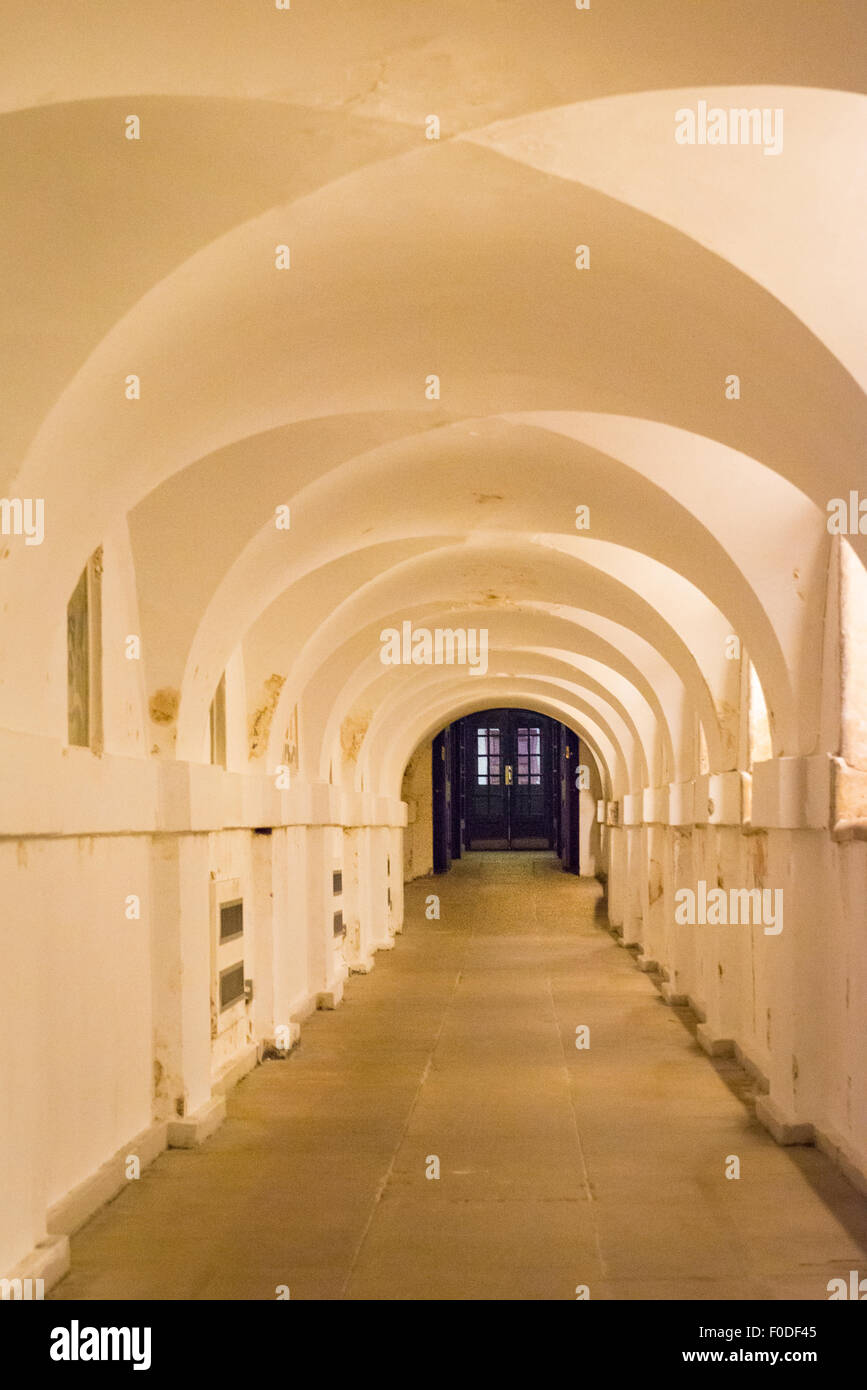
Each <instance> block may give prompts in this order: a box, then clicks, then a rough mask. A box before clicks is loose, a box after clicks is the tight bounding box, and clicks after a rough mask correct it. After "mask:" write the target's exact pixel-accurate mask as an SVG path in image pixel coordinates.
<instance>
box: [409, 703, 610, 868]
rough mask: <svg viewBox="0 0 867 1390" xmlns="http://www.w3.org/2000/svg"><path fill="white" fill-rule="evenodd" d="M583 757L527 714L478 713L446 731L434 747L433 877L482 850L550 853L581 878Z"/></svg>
mask: <svg viewBox="0 0 867 1390" xmlns="http://www.w3.org/2000/svg"><path fill="white" fill-rule="evenodd" d="M581 754H582V748H581V741H580V739H579V738H578V736H577V734H575V733H574V732H573V731H572V730H571V729H568V728H567V727H566V726H565V725H564V724H561V723H560V722H559V721H558V720H556V719H553V718H551V717H550V716H548V715H543V714H538V713H536V712H535V711H533V710H528V709H524V708H514V707H511V706H509V707H499V708H495V709H484V710H478V711H475V712H474V713H472V714H468V715H465V716H464V717H463V718H461V719H458V720H455V721H454V722H453V723H451V724H448V725H447V726H446V727H445V728H444V729H442V730H441V731H440V732H439V733H438V734H437V735H436V737H435V738H434V740H433V744H432V768H431V772H432V779H431V780H432V801H433V805H432V812H433V870H434V873H445V872H447V870H448V869H449V868H450V866H451V863H452V861H453V860H454V859H460V858H461V856H462V855H463V854H464V853H466V852H478V851H481V852H484V851H488V850H497V851H503V850H507V851H513V852H521V851H524V852H526V851H539V850H550V851H552V852H554V853H556V854H557V855H558V856H559V858H560V860H561V862H562V864H563V868H564V869H565V870H567V871H568V872H569V873H574V874H578V873H581V872H582V871H585V866H584V865H582V863H581V859H582V855H581V848H580V847H581V841H582V838H584V839H586V838H587V837H586V836H584V837H582V835H581V824H582V818H587V817H590V818H591V819H592V817H593V814H594V810H595V797H594V795H593V790H594V789H593V787H592V783H591V777H592V774H593V772H594V771H595V768H592V767H591V765H590V760H589V759H588V760H584V759H582V756H581ZM582 793H585V795H584V796H583V797H582Z"/></svg>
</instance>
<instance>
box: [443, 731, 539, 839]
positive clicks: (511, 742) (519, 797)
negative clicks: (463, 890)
mask: <svg viewBox="0 0 867 1390" xmlns="http://www.w3.org/2000/svg"><path fill="white" fill-rule="evenodd" d="M551 724H552V721H551V720H550V719H546V718H545V716H544V715H540V714H533V713H531V712H530V711H529V710H520V709H496V710H484V711H483V712H482V713H480V714H474V715H470V716H468V717H467V718H466V719H463V720H461V725H462V735H463V755H464V756H463V764H464V785H463V794H464V807H463V812H464V835H465V845H466V848H467V849H471V850H472V849H550V848H551V847H552V844H553V836H554V815H553V806H552V792H553V787H554V780H553V771H554V769H553V762H552V737H551Z"/></svg>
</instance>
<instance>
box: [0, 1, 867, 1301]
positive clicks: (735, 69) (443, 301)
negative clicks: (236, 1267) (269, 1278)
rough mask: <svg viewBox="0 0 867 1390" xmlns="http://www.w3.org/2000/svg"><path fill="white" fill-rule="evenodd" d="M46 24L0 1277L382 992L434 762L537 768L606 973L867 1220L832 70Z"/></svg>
mask: <svg viewBox="0 0 867 1390" xmlns="http://www.w3.org/2000/svg"><path fill="white" fill-rule="evenodd" d="M13 8H15V7H13ZM18 8H19V9H20V10H21V13H22V15H23V14H24V12H25V9H26V7H23V6H18ZM93 8H94V7H93V6H92V5H89V4H88V3H84V2H83V0H81V2H79V3H71V4H68V5H65V6H63V7H62V11H61V10H57V11H55V12H53V17H52V18H51V19H50V20H49V18H48V16H47V14H46V15H42V16H36V15H34V14H31V17H30V19H29V20H27V21H25V20H24V19H22V22H21V23H19V24H16V25H13V26H12V32H11V34H10V36H9V40H8V51H7V55H6V56H7V67H8V69H9V71H8V73H7V79H6V81H5V83H4V95H3V110H2V115H0V122H2V128H3V140H2V155H0V159H2V161H3V165H4V175H5V177H4V186H6V187H11V188H12V190H13V196H12V198H11V200H10V207H9V208H8V209H7V211H8V216H6V215H5V214H4V223H5V226H4V237H5V240H6V247H7V249H6V255H5V256H4V258H3V264H4V274H6V275H7V276H8V279H9V284H8V287H7V290H6V292H5V294H4V299H5V301H6V306H7V307H6V313H5V322H6V331H5V346H6V352H5V358H6V361H7V367H8V370H7V372H6V373H5V377H4V381H3V382H2V384H0V390H2V392H3V397H4V401H3V409H2V411H0V434H2V437H3V449H2V459H3V465H2V466H3V470H4V476H3V480H2V492H3V504H2V517H0V520H2V522H3V534H2V535H0V787H2V795H0V836H2V839H0V881H2V914H0V916H2V924H0V961H2V972H3V977H4V980H5V981H6V987H5V989H4V1002H3V1008H2V1011H0V1059H2V1064H0V1088H2V1095H3V1101H2V1110H3V1114H4V1116H5V1117H6V1119H7V1121H8V1123H6V1124H4V1126H3V1128H2V1131H0V1149H2V1152H0V1170H2V1173H3V1182H2V1184H0V1271H2V1272H4V1273H8V1274H10V1275H11V1274H13V1273H15V1272H16V1271H18V1273H19V1274H20V1273H26V1274H28V1275H31V1276H33V1277H44V1278H45V1279H46V1281H47V1282H49V1283H50V1282H52V1281H54V1280H56V1279H57V1278H59V1277H60V1276H61V1275H62V1273H63V1272H64V1270H65V1269H66V1267H67V1265H68V1259H69V1248H68V1247H69V1242H68V1237H69V1235H70V1234H71V1233H73V1232H74V1231H75V1230H76V1229H78V1227H80V1225H81V1224H82V1223H83V1222H84V1221H85V1220H86V1219H87V1218H88V1216H89V1215H91V1214H92V1213H93V1212H94V1211H95V1210H96V1209H97V1208H98V1207H99V1206H100V1204H101V1203H103V1202H105V1201H106V1200H108V1199H109V1198H110V1197H111V1196H112V1195H113V1194H114V1193H116V1192H117V1191H118V1190H119V1189H120V1188H121V1187H122V1186H123V1184H124V1182H125V1181H126V1177H127V1174H126V1171H125V1165H126V1163H127V1159H128V1156H129V1155H130V1154H134V1155H135V1156H137V1157H138V1158H139V1160H140V1162H141V1164H142V1165H145V1164H147V1162H149V1161H150V1160H151V1159H152V1158H153V1157H154V1156H156V1155H157V1154H158V1153H159V1152H160V1151H161V1150H162V1149H163V1148H164V1147H165V1146H166V1145H167V1144H168V1145H178V1146H191V1145H195V1144H198V1143H200V1142H201V1141H202V1140H204V1139H206V1138H207V1137H208V1135H209V1134H210V1133H212V1132H213V1130H214V1128H215V1127H216V1126H217V1125H219V1123H220V1121H221V1118H222V1117H223V1115H224V1113H225V1104H226V1100H225V1097H226V1093H227V1091H228V1089H229V1088H230V1087H231V1086H232V1085H233V1084H234V1082H235V1081H237V1080H238V1078H239V1077H240V1076H242V1075H243V1074H244V1073H245V1071H247V1070H249V1069H251V1068H252V1067H254V1066H255V1065H256V1063H257V1061H258V1060H260V1059H261V1057H262V1056H263V1054H264V1053H265V1051H266V1050H268V1049H273V1048H278V1049H280V1048H282V1049H286V1048H289V1047H291V1046H293V1045H294V1043H295V1042H296V1041H297V1038H298V1036H299V1033H300V1032H302V1031H303V1028H304V1019H305V1017H307V1016H309V1014H310V1013H311V1011H313V1010H314V1009H316V1008H317V1007H320V1008H332V1007H337V1006H338V1005H339V1004H340V1001H341V996H342V992H343V987H344V981H345V979H346V977H347V975H348V973H349V972H350V971H354V970H358V971H367V970H369V969H371V968H372V967H373V966H374V964H375V960H376V955H377V953H378V952H379V951H383V950H389V949H391V948H392V947H394V945H395V939H396V937H397V935H398V934H399V933H400V931H401V926H402V901H403V881H404V862H405V858H406V860H407V863H408V864H409V872H410V874H416V873H425V872H427V871H429V869H430V864H429V862H428V857H427V854H426V852H425V848H424V843H423V840H424V836H423V833H422V831H423V828H424V825H425V823H426V822H427V823H428V824H429V821H430V795H431V789H430V753H429V749H430V745H431V740H432V739H433V738H434V737H435V735H436V734H437V733H438V732H439V731H440V730H441V729H443V727H444V726H445V725H447V724H449V723H450V722H451V721H454V720H456V719H458V718H460V717H461V716H462V715H464V714H467V713H470V712H473V711H478V710H481V709H484V708H486V707H505V706H510V705H511V706H520V707H522V708H528V709H531V710H537V711H539V712H540V713H544V714H548V715H551V716H552V717H554V718H555V719H557V720H559V721H560V722H562V723H563V724H565V725H566V726H567V727H568V728H569V729H571V730H573V731H574V732H575V733H576V734H577V735H578V737H579V738H580V739H581V740H583V743H584V745H585V746H586V748H587V749H588V750H589V753H590V755H591V757H592V762H593V769H594V771H593V775H594V778H595V779H596V782H597V790H598V796H596V797H594V798H593V799H592V801H591V803H590V805H591V815H593V816H595V818H596V820H597V823H598V825H599V833H598V840H597V855H596V861H597V862H596V866H595V867H596V869H597V870H598V871H599V872H600V873H602V874H603V875H604V877H605V879H606V882H607V893H608V915H609V919H610V923H611V926H612V927H613V928H614V929H615V930H616V931H617V932H618V933H619V935H620V937H621V939H622V941H623V943H624V945H626V946H631V947H634V948H635V954H636V959H637V962H638V963H639V965H641V966H642V967H643V968H645V969H648V970H650V969H657V970H658V971H659V972H660V974H661V977H662V980H663V985H662V987H663V990H664V992H665V995H666V998H668V999H669V1000H670V1001H672V1002H675V1003H677V1002H689V1003H691V1004H692V1006H693V1008H694V1009H695V1011H696V1012H697V1013H698V1014H699V1016H700V1018H701V1020H702V1022H701V1027H700V1030H699V1036H700V1039H701V1041H702V1043H703V1045H704V1046H705V1047H706V1049H707V1050H708V1052H710V1053H711V1054H716V1055H719V1054H723V1053H727V1052H731V1053H734V1054H736V1055H737V1056H738V1057H739V1058H740V1059H741V1061H742V1062H743V1064H744V1066H745V1067H747V1068H748V1069H749V1070H751V1071H752V1072H753V1073H754V1075H755V1076H756V1077H757V1078H759V1079H760V1080H761V1084H762V1086H763V1087H764V1088H766V1089H765V1091H764V1094H763V1096H762V1098H761V1099H760V1101H759V1104H758V1114H759V1116H760V1118H761V1119H762V1121H763V1122H764V1124H765V1125H766V1126H767V1127H768V1128H769V1129H770V1130H771V1132H772V1133H773V1134H774V1136H775V1137H776V1138H777V1139H778V1140H779V1141H780V1142H782V1143H786V1142H805V1141H806V1142H810V1141H813V1142H816V1143H818V1144H820V1145H821V1146H822V1147H823V1148H825V1149H826V1150H827V1151H828V1153H829V1154H831V1155H832V1156H833V1157H834V1159H835V1161H837V1162H838V1163H839V1164H840V1165H841V1166H842V1167H843V1169H844V1171H845V1172H846V1173H847V1175H848V1176H849V1177H850V1179H851V1180H852V1181H853V1182H854V1183H856V1184H858V1185H860V1186H861V1187H862V1188H863V1189H865V1190H867V951H865V931H867V920H865V906H864V905H865V900H867V573H865V559H867V467H865V463H864V439H865V425H867V410H865V401H864V395H863V390H862V388H863V384H864V380H865V375H867V360H865V350H864V340H863V323H864V321H865V316H867V314H865V311H867V305H865V303H864V300H865V280H864V275H863V267H862V264H861V262H862V258H863V251H862V248H861V246H860V245H859V242H860V239H861V236H862V229H863V226H864V222H865V213H867V207H865V202H867V197H865V188H864V183H863V179H862V181H861V182H860V183H859V182H858V181H857V179H855V177H854V171H855V170H856V168H857V166H858V163H859V158H858V152H859V151H862V150H863V147H864V140H865V135H867V103H865V98H864V97H863V96H862V95H860V94H859V91H858V85H859V82H858V75H857V66H856V65H857V54H858V51H859V48H860V50H861V51H862V52H863V47H864V43H865V42H867V35H865V33H864V32H863V30H864V27H865V16H863V15H862V16H861V18H860V19H859V18H858V17H857V16H855V17H853V11H852V7H850V6H846V5H843V4H837V3H836V0H828V3H826V5H825V6H824V7H823V12H824V17H823V23H822V25H821V26H818V25H809V26H806V27H803V28H801V29H799V30H798V32H797V34H795V35H793V33H792V23H791V6H786V5H781V4H780V5H778V4H769V5H765V6H762V7H761V9H762V15H761V16H760V17H759V19H758V20H757V17H756V16H755V15H752V16H751V17H750V22H751V23H755V22H760V23H761V26H762V41H761V43H760V44H758V45H755V44H752V43H751V44H749V45H747V44H746V43H745V41H744V33H743V32H740V31H739V26H738V23H737V22H736V21H732V24H731V25H730V26H727V25H726V24H719V23H716V22H714V15H716V18H717V20H718V18H719V15H718V10H719V7H718V6H715V5H710V6H707V7H705V6H704V5H698V6H696V5H695V4H694V3H693V0H669V3H667V4H666V5H665V6H664V7H661V6H657V5H650V6H648V7H641V14H640V15H638V14H636V13H635V7H628V8H629V11H630V14H629V17H628V20H627V18H626V17H625V12H624V9H623V7H619V9H618V13H617V16H616V17H615V16H613V15H611V14H608V15H607V16H606V15H605V14H604V13H603V10H604V7H603V6H601V5H599V6H597V5H596V3H595V0H594V4H593V7H592V8H589V9H588V10H587V12H586V13H582V12H581V11H579V10H578V9H577V8H576V7H571V8H570V7H569V6H568V5H566V4H564V5H562V6H560V5H549V4H542V5H540V4H538V3H520V4H516V5H510V6H508V7H506V9H508V17H505V16H504V7H503V6H502V4H500V3H499V0H474V3H473V4H472V5H471V6H465V5H459V4H457V3H442V0H438V3H436V4H432V3H427V0H424V2H423V3H413V4H411V5H408V4H405V3H397V0H381V3H373V4H365V5H359V4H357V3H355V0H329V3H327V4H322V3H320V4H317V5H316V6H310V7H307V8H306V9H305V7H303V6H293V8H292V9H291V10H287V11H285V12H284V11H283V10H281V9H278V8H276V7H272V8H270V9H269V8H268V6H267V5H261V6H257V5H249V4H244V5H239V6H227V7H226V6H224V7H222V9H221V10H220V13H219V14H217V13H216V12H215V10H214V7H213V6H212V5H209V4H205V3H204V0H190V3H188V4H186V5H185V6H184V7H183V10H184V21H183V39H182V41H181V40H179V37H178V33H177V26H178V25H179V23H180V20H179V18H178V12H177V11H176V8H175V7H173V6H169V5H163V4H157V3H146V4H143V5H138V6H118V7H99V10H100V16H99V23H98V24H94V23H89V22H86V21H87V18H88V11H89V10H92V9H93ZM855 29H859V30H860V31H861V32H860V35H859V34H855V33H853V32H852V31H853V30H855ZM697 78H699V79H700V82H699V85H696V81H697ZM737 80H740V82H741V85H737V84H736V83H737ZM702 102H704V103H706V104H708V103H709V104H710V105H711V106H713V107H714V108H719V109H721V110H723V111H725V112H729V111H736V110H741V109H746V110H747V111H748V112H749V111H752V110H756V111H758V112H760V113H762V112H771V113H776V112H780V111H781V112H783V113H784V118H785V126H784V132H785V135H784V142H783V144H782V147H781V148H779V149H778V148H775V147H774V146H773V145H772V144H771V143H769V142H765V143H764V144H762V143H760V142H759V143H756V142H753V143H747V142H746V141H743V142H741V143H739V144H737V145H736V144H734V143H733V142H732V141H731V140H729V141H728V142H727V143H726V144H722V143H710V142H707V141H705V142H704V143H700V142H699V141H698V139H696V142H695V143H694V144H687V143H681V142H680V141H679V140H678V139H677V138H676V135H675V132H676V130H677V129H678V125H677V113H678V112H682V111H684V110H688V111H692V110H695V111H698V110H699V106H700V103H702ZM747 124H748V123H747ZM745 128H746V127H745ZM757 130H758V127H757ZM861 163H862V164H863V161H861ZM862 498H863V499H864V500H863V501H862V500H861V499H862ZM404 623H411V624H412V628H413V630H418V629H425V630H429V631H431V632H433V631H435V630H436V629H450V630H452V631H454V630H458V629H462V630H466V631H470V630H482V629H484V630H485V632H486V633H487V643H488V645H487V658H486V663H485V667H484V669H481V667H477V668H475V669H473V668H472V667H471V666H470V665H468V664H461V663H460V662H453V663H451V664H449V663H446V662H443V663H440V664H436V663H424V662H420V663H419V664H412V663H409V664H405V663H399V664H393V665H392V664H389V665H387V664H384V663H383V661H382V651H383V647H382V634H383V632H384V631H386V630H388V629H395V630H397V631H402V625H403V624H404ZM408 768H409V773H408V774H407V769H408ZM405 774H407V776H406V778H405ZM408 817H411V825H410V826H409V828H408V826H407V821H408ZM405 839H406V843H405ZM700 884H704V885H705V893H709V892H712V891H714V890H721V891H722V894H723V895H724V896H725V900H726V902H727V904H729V905H730V904H731V902H732V897H731V895H732V894H735V895H741V894H743V895H747V894H750V893H752V891H753V890H760V892H767V893H769V894H774V895H775V894H778V893H779V894H781V895H782V896H781V897H780V898H776V897H775V898H774V899H773V901H774V902H775V903H777V902H778V903H779V904H780V910H779V912H778V913H776V915H775V916H774V919H773V923H772V922H771V920H770V919H765V918H763V919H762V920H761V921H760V922H758V923H755V922H754V923H752V924H751V925H750V924H747V925H743V924H741V925H732V924H730V923H728V922H726V924H725V925H723V924H722V922H719V923H716V922H715V921H714V920H710V921H706V922H703V923H696V922H690V921H688V920H681V919H683V918H684V917H685V916H686V915H687V914H686V911H685V910H684V908H683V904H684V902H685V901H686V899H685V896H684V893H685V890H689V892H690V893H695V894H696V895H700V891H701V890H700V888H699V885H700ZM696 901H698V898H696ZM703 901H706V897H705V899H704V900H703ZM738 901H741V899H740V897H739V898H738ZM743 901H749V902H751V903H752V902H754V901H755V899H753V898H749V899H747V898H746V897H744V899H743ZM762 901H763V902H764V901H765V900H764V899H762ZM337 914H339V916H337ZM397 949H398V950H399V949H400V947H399V945H398V947H397Z"/></svg>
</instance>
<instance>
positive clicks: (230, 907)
mask: <svg viewBox="0 0 867 1390" xmlns="http://www.w3.org/2000/svg"><path fill="white" fill-rule="evenodd" d="M243 932H244V902H243V899H242V898H237V899H236V900H235V901H234V902H231V903H221V904H220V943H221V944H222V942H224V941H232V940H233V938H234V937H236V936H242V935H243Z"/></svg>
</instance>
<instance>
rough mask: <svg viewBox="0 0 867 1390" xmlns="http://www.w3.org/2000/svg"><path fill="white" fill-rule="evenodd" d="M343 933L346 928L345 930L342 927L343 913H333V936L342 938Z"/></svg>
mask: <svg viewBox="0 0 867 1390" xmlns="http://www.w3.org/2000/svg"><path fill="white" fill-rule="evenodd" d="M345 931H346V928H345V927H344V925H343V913H342V912H335V914H334V935H335V936H343V933H344V932H345Z"/></svg>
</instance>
